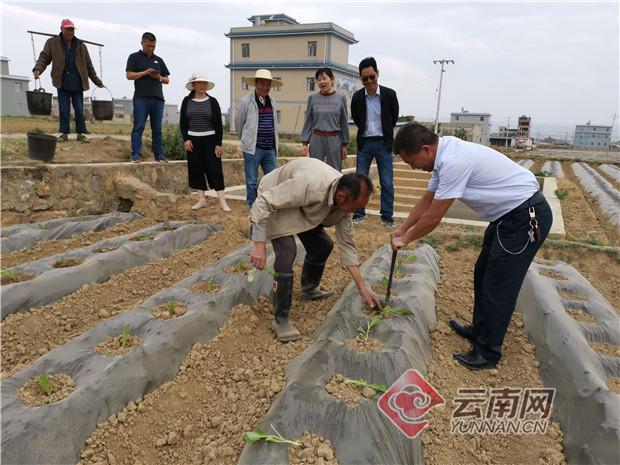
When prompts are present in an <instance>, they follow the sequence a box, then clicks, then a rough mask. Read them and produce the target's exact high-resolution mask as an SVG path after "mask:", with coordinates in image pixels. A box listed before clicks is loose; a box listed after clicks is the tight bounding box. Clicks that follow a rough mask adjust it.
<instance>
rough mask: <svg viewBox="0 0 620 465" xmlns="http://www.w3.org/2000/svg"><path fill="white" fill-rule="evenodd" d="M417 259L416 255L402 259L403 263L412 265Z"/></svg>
mask: <svg viewBox="0 0 620 465" xmlns="http://www.w3.org/2000/svg"><path fill="white" fill-rule="evenodd" d="M417 259H418V257H417V256H416V255H413V254H411V255H406V256H405V258H403V259H402V261H403V262H405V263H413V262H415V261H416V260H417Z"/></svg>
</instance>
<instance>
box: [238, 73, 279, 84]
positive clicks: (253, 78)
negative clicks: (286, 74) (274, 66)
mask: <svg viewBox="0 0 620 465" xmlns="http://www.w3.org/2000/svg"><path fill="white" fill-rule="evenodd" d="M242 79H243V82H245V83H246V84H247V85H248V86H254V85H255V83H256V79H268V80H269V81H271V85H272V86H273V87H281V86H282V81H278V80H277V79H274V78H273V77H271V71H269V70H268V69H257V70H256V73H255V74H254V76H249V77H244V78H242Z"/></svg>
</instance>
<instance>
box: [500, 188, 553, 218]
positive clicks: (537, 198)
mask: <svg viewBox="0 0 620 465" xmlns="http://www.w3.org/2000/svg"><path fill="white" fill-rule="evenodd" d="M546 200H547V199H546V198H545V196H544V195H543V193H542V192H540V191H538V192H536V193H535V194H534V195H532V196H531V197H530V198H529V199H527V200H526V201H525V202H523V203H522V204H521V205H519V206H517V207H515V208H513V209H512V210H510V211H509V212H508V213H506V214H505V215H503V216H502V217H500V218H498V219H497V220H495V221H501V220H504V219H506V218H508V217H510V216H512V215H514V214H516V213H519V212H521V211H523V210H527V209H528V208H530V207H533V206H534V205H538V204H539V203H543V202H545V201H546Z"/></svg>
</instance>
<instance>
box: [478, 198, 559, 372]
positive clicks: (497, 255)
mask: <svg viewBox="0 0 620 465" xmlns="http://www.w3.org/2000/svg"><path fill="white" fill-rule="evenodd" d="M529 202H531V204H532V205H533V206H534V209H535V211H536V219H537V220H538V226H539V228H540V232H541V238H540V240H539V241H536V242H529V236H528V231H529V229H530V226H529V223H530V216H529V213H528V208H521V206H520V207H517V208H516V209H515V210H513V211H512V212H510V213H508V214H506V215H504V216H503V217H502V218H499V219H498V220H496V221H493V222H492V223H490V224H489V226H488V227H487V230H486V231H485V233H484V242H483V244H482V250H481V251H480V255H479V256H478V260H477V261H476V267H475V269H474V316H473V326H474V332H475V334H476V340H475V343H474V346H475V348H476V349H477V350H478V351H480V352H481V353H482V355H484V356H485V358H486V359H487V360H489V361H492V362H495V363H496V362H497V361H499V359H500V358H501V356H502V352H501V348H502V343H503V342H504V337H505V336H506V332H507V331H508V325H509V323H510V319H511V318H512V314H513V312H514V309H515V304H516V302H517V297H518V295H519V291H520V290H521V285H522V284H523V280H524V279H525V274H526V273H527V270H528V268H529V266H530V264H531V263H532V260H534V256H535V255H536V252H538V249H539V248H540V247H541V246H542V244H543V242H544V241H545V239H546V238H547V235H548V234H549V230H550V229H551V223H552V222H553V215H552V213H551V208H550V207H549V204H548V203H547V201H546V200H545V199H544V197H543V196H542V194H541V193H540V192H539V193H537V194H535V195H534V196H533V197H532V199H530V201H529ZM498 236H499V239H498ZM500 241H501V243H500ZM526 244H527V246H526ZM524 247H525V248H524ZM522 249H523V251H522V252H521V253H518V252H520V251H521V250H522ZM506 250H508V251H510V252H512V253H509V252H507V251H506Z"/></svg>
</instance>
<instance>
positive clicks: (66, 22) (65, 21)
mask: <svg viewBox="0 0 620 465" xmlns="http://www.w3.org/2000/svg"><path fill="white" fill-rule="evenodd" d="M60 27H61V29H62V28H63V27H72V28H75V25H74V24H73V21H71V20H70V19H63V20H62V22H61V23H60Z"/></svg>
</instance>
